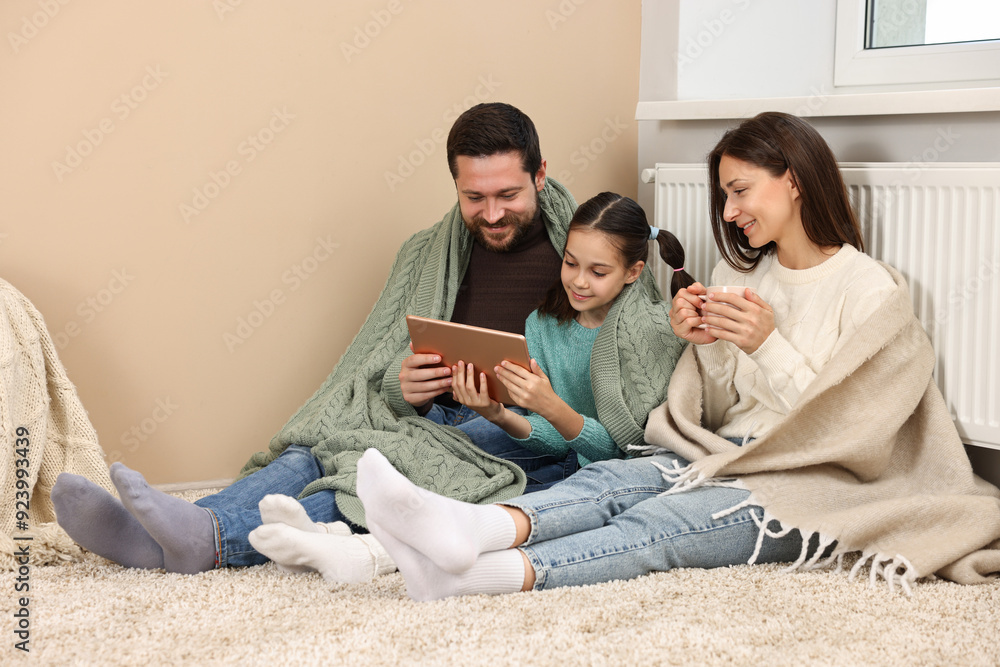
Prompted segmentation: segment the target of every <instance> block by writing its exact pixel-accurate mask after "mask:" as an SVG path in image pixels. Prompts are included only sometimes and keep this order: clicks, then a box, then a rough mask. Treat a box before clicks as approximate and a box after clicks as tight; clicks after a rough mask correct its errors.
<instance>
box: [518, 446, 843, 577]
mask: <svg viewBox="0 0 1000 667" xmlns="http://www.w3.org/2000/svg"><path fill="white" fill-rule="evenodd" d="M675 459H676V460H677V461H678V463H679V465H681V466H684V465H687V461H685V460H684V459H682V458H680V457H678V456H676V455H672V454H671V455H663V456H653V457H644V458H638V459H628V460H624V461H622V460H610V461H600V462H597V463H592V464H591V465H588V466H586V467H584V468H582V469H581V470H580V472H578V473H576V474H575V475H573V476H572V477H570V478H569V479H568V480H566V481H565V482H563V483H561V484H557V485H555V486H553V487H552V488H551V489H548V490H546V491H542V492H541V493H535V494H532V495H530V496H522V497H520V498H515V499H514V500H511V501H506V502H504V503H502V504H503V505H509V506H512V507H517V508H519V509H521V510H522V511H523V512H524V513H525V514H527V516H528V518H529V519H530V521H531V532H530V534H529V536H528V540H527V541H526V542H525V543H524V545H522V546H521V547H520V549H521V551H522V552H523V553H524V554H525V556H527V558H528V560H529V561H530V563H531V565H532V567H533V568H534V570H535V589H537V590H542V589H547V588H557V587H560V586H583V585H586V584H596V583H601V582H605V581H613V580H616V579H622V580H623V579H633V578H635V577H639V576H641V575H644V574H647V573H649V572H662V571H665V570H670V569H672V568H675V567H698V568H713V567H723V566H726V565H738V564H741V563H746V562H747V561H748V560H749V559H750V557H751V555H752V554H753V552H754V548H755V546H756V543H757V536H758V534H759V532H760V529H759V528H758V527H757V524H756V523H755V522H754V520H753V518H752V517H751V515H750V513H751V511H753V512H756V514H757V516H758V518H760V517H762V516H763V510H761V508H760V507H753V506H748V507H744V508H742V509H739V510H737V511H735V512H732V513H730V514H727V515H726V516H724V517H721V518H718V519H713V518H712V515H713V514H715V513H717V512H720V511H722V510H726V509H729V508H731V507H734V506H735V505H737V504H738V503H740V502H743V501H744V500H746V499H747V497H749V495H750V493H749V491H745V490H742V489H731V488H724V487H700V488H695V489H692V490H690V491H684V492H680V493H677V494H675V495H670V496H660V495H659V494H661V493H663V492H664V491H667V490H668V489H670V488H671V486H672V484H671V483H669V482H667V481H665V480H664V479H663V476H662V475H661V472H660V470H659V469H658V468H657V467H655V466H654V465H653V463H652V462H653V461H657V462H659V463H660V464H662V465H665V466H667V467H673V466H672V463H673V461H674V460H675ZM771 528H772V529H773V528H774V526H771ZM813 539H814V540H815V539H816V538H813ZM816 543H818V541H817V542H816ZM801 549H802V538H801V536H800V534H799V532H798V531H797V530H792V531H790V532H789V533H788V535H786V536H785V537H783V538H772V537H765V538H764V541H763V544H762V548H761V550H760V553H759V555H758V557H757V559H756V562H758V563H774V562H784V561H794V560H795V559H796V558H798V556H799V554H800V552H801ZM811 549H812V550H813V551H815V549H816V544H813V545H812V546H811ZM829 552H832V547H830V548H829V551H828V553H829Z"/></svg>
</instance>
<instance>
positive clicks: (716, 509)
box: [358, 113, 1000, 600]
mask: <svg viewBox="0 0 1000 667" xmlns="http://www.w3.org/2000/svg"><path fill="white" fill-rule="evenodd" d="M709 171H710V178H711V181H712V183H711V184H712V190H711V192H712V195H711V197H712V201H711V222H712V225H713V231H714V232H715V238H716V240H717V243H718V246H719V249H720V251H721V252H722V254H723V257H724V258H725V259H724V261H723V262H720V264H719V266H718V267H716V269H715V272H714V273H713V277H712V282H711V284H713V285H734V284H735V285H742V286H745V287H747V288H751V289H746V290H744V292H743V294H724V293H718V294H713V295H708V293H707V290H706V288H705V287H704V286H703V285H701V284H698V283H695V284H693V285H690V286H689V287H687V288H685V289H681V290H679V291H678V292H677V294H676V295H675V296H674V298H673V305H672V309H671V317H670V325H671V327H672V328H673V330H674V331H675V332H676V334H677V335H678V336H680V337H681V338H684V339H686V340H688V341H690V342H691V343H693V345H691V346H689V347H688V349H687V350H686V351H685V353H684V355H683V356H682V358H681V359H680V360H679V362H678V364H677V367H676V369H675V372H674V373H673V374H672V377H671V381H670V386H669V390H668V400H667V402H666V403H664V404H663V405H662V406H660V407H659V408H657V409H655V410H654V411H653V413H651V415H650V417H649V421H648V424H647V427H646V439H647V441H648V442H650V443H652V444H653V445H657V446H660V447H661V449H659V450H658V451H657V453H656V455H654V456H651V457H644V458H638V459H630V460H624V461H619V460H608V461H603V462H599V463H595V464H593V465H591V466H588V467H586V468H584V469H582V470H581V471H580V472H578V473H577V474H576V475H574V476H573V477H571V478H569V479H568V480H566V481H565V482H562V483H560V484H557V485H555V486H553V487H552V488H551V489H548V490H545V491H541V492H539V493H536V494H532V495H529V496H522V497H521V498H516V499H514V500H511V501H509V502H505V503H503V504H498V505H484V506H480V505H470V504H466V503H460V502H458V501H455V500H452V499H447V498H443V497H441V496H437V495H435V494H431V493H429V492H427V491H424V490H422V489H420V488H418V487H416V486H414V485H413V484H412V483H410V482H409V481H408V480H407V479H406V478H405V477H403V476H402V475H400V474H399V473H398V472H397V471H396V470H394V469H393V467H392V466H391V465H390V464H389V463H388V461H386V459H385V458H384V457H382V456H381V455H380V454H379V453H378V452H377V451H375V450H369V451H368V452H366V453H365V455H364V456H363V457H362V458H361V460H360V461H359V464H358V496H359V498H360V499H361V500H362V502H363V503H364V505H365V513H366V519H367V522H368V528H369V529H370V530H371V532H372V534H373V535H375V536H376V537H377V538H378V539H379V541H380V542H381V543H382V545H383V546H384V547H385V548H386V549H387V550H388V551H389V553H390V554H392V556H393V557H394V558H395V559H396V562H397V564H398V566H399V569H400V571H401V572H402V573H403V576H404V578H405V580H406V585H407V591H408V593H409V594H410V596H411V597H413V598H414V599H418V600H430V599H438V598H443V597H448V596H453V595H463V594H472V593H504V592H513V591H519V590H530V589H532V588H537V589H545V588H552V587H556V586H569V585H585V584H594V583H599V582H603V581H609V580H612V579H629V578H633V577H637V576H640V575H642V574H645V573H648V572H652V571H663V570H669V569H671V568H675V567H703V568H710V567H719V566H726V565H734V564H739V563H751V564H752V563H756V562H778V561H789V560H794V561H795V565H793V567H800V566H804V567H812V566H815V565H817V562H818V561H820V559H821V558H825V560H823V561H822V563H821V564H831V561H832V560H833V557H834V556H840V555H843V554H844V553H847V552H854V551H858V552H861V555H862V557H861V558H860V559H859V560H858V565H857V566H856V568H857V567H859V566H861V565H863V564H864V563H865V562H867V561H869V560H870V561H871V563H872V572H873V574H872V578H873V580H874V577H875V576H876V575H878V574H881V575H882V576H883V577H884V578H886V579H887V580H888V581H889V582H890V586H891V585H892V583H893V582H895V581H899V582H901V583H902V584H903V585H904V587H907V586H908V584H909V582H912V581H914V580H915V579H916V578H918V577H921V576H927V575H931V574H933V573H935V572H936V573H938V574H941V575H944V576H948V577H949V578H953V579H955V580H958V581H965V582H973V581H977V577H978V581H982V580H983V579H982V576H981V575H982V574H984V573H989V572H994V571H997V570H1000V550H997V549H996V548H995V547H996V545H997V544H1000V542H997V541H996V540H998V539H1000V491H998V490H997V489H995V488H993V487H991V486H990V485H988V484H985V483H984V482H982V481H981V480H978V479H977V478H975V477H974V476H973V475H972V473H971V468H970V466H969V462H968V459H967V458H966V456H965V454H964V451H963V449H962V444H961V441H960V439H959V438H958V435H957V433H956V431H955V428H954V425H953V423H952V421H951V419H950V415H949V414H948V411H947V408H946V406H945V404H944V402H943V400H942V399H941V396H940V392H938V390H937V387H936V385H935V384H934V382H933V381H932V380H931V376H930V374H931V371H932V369H933V366H934V355H933V351H932V350H931V349H930V344H929V342H928V340H927V338H926V336H925V335H924V333H923V330H922V328H921V326H920V323H919V322H918V321H917V320H916V319H915V318H914V316H913V313H912V308H911V306H910V300H909V296H908V295H907V293H906V289H905V283H904V282H903V280H902V278H901V277H900V276H899V274H898V273H896V272H895V271H894V270H893V269H891V267H888V266H886V265H881V264H879V263H877V262H875V261H874V260H872V259H871V258H869V257H867V256H866V255H864V254H863V253H862V242H861V234H860V231H859V227H858V223H857V221H856V219H855V217H854V215H853V213H852V212H851V209H850V207H849V205H848V199H847V195H846V188H845V187H844V184H843V181H842V180H841V178H840V175H839V172H838V168H837V163H836V161H835V159H834V157H833V154H832V152H831V151H830V149H829V147H828V146H827V145H826V143H825V142H824V141H823V139H822V138H821V137H820V136H819V134H818V133H816V131H815V130H813V129H812V128H811V127H810V126H809V125H808V124H806V123H805V122H804V121H802V120H800V119H798V118H795V117H793V116H788V115H786V114H779V113H765V114H761V115H760V116H757V117H756V118H753V119H750V120H747V121H744V122H743V123H742V124H741V125H739V126H738V127H737V128H735V129H733V130H730V131H729V132H727V133H726V134H725V135H724V136H723V138H722V140H721V141H720V142H719V144H718V145H717V146H716V148H715V149H714V150H713V151H712V152H711V154H710V155H709ZM705 295H708V296H710V297H711V301H709V302H704V303H703V301H702V299H701V297H702V296H705ZM701 325H707V327H705V328H701ZM887 386H892V387H893V394H892V396H891V398H890V397H888V396H884V397H883V398H880V400H878V401H873V400H871V399H872V396H873V394H876V393H877V392H883V391H884V389H885V387H887ZM689 462H692V463H689ZM930 496H934V498H933V500H929V497H930ZM991 543H993V545H994V548H993V549H992V550H990V549H987V548H985V547H984V546H983V545H990V544H991ZM958 544H961V545H962V546H961V547H957V546H955V545H958Z"/></svg>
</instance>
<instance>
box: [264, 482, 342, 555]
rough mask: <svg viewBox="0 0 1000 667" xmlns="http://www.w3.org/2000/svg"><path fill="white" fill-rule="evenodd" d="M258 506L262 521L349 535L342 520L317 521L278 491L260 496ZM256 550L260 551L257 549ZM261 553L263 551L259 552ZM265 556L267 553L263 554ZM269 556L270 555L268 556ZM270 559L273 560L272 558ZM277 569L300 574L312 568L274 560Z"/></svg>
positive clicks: (290, 498)
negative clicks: (330, 521)
mask: <svg viewBox="0 0 1000 667" xmlns="http://www.w3.org/2000/svg"><path fill="white" fill-rule="evenodd" d="M257 506H258V508H260V518H261V521H262V522H263V523H283V524H286V525H288V526H291V527H292V528H297V529H299V530H301V531H305V532H313V533H329V534H331V535H344V536H347V535H350V534H351V529H350V527H349V526H348V525H347V524H346V523H344V522H342V521H337V522H334V523H317V522H315V521H313V520H312V519H310V518H309V515H308V514H306V510H305V508H304V507H302V504H301V503H300V502H299V501H298V500H296V499H295V498H292V497H291V496H285V495H282V494H279V493H274V494H269V495H266V496H264V497H263V498H261V500H260V502H259V503H258V504H257ZM258 551H260V550H259V549H258ZM261 553H263V552H261ZM264 555H265V556H267V554H264ZM268 557H269V558H270V556H268ZM271 560H274V559H273V558H272V559H271ZM275 563H276V564H277V566H278V569H279V570H281V571H282V572H287V573H289V574H302V573H304V572H312V571H313V568H311V567H309V566H306V565H292V564H291V563H279V562H278V561H275Z"/></svg>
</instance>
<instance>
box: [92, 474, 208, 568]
mask: <svg viewBox="0 0 1000 667" xmlns="http://www.w3.org/2000/svg"><path fill="white" fill-rule="evenodd" d="M111 481H112V482H114V484H115V488H117V489H118V495H120V496H121V498H122V504H123V505H125V508H126V509H128V511H129V512H130V513H131V514H132V516H134V517H135V518H136V519H138V520H139V523H141V524H142V525H143V527H144V528H145V529H146V530H147V531H149V534H150V535H151V536H152V537H153V539H154V540H156V541H157V543H158V544H159V545H160V547H161V548H162V549H163V567H164V568H166V570H167V571H168V572H179V573H181V574H195V573H197V572H205V571H207V570H212V569H214V568H215V562H216V558H215V522H214V521H213V520H212V516H211V515H210V514H209V513H208V510H206V509H204V508H202V507H199V506H197V505H195V504H193V503H189V502H187V501H186V500H181V499H180V498H176V497H174V496H171V495H168V494H166V493H163V492H162V491H158V490H156V489H154V488H152V487H151V486H149V484H148V483H146V480H145V478H143V476H142V475H141V474H139V473H138V472H136V471H134V470H129V469H128V468H127V467H125V465H124V464H122V463H113V464H111Z"/></svg>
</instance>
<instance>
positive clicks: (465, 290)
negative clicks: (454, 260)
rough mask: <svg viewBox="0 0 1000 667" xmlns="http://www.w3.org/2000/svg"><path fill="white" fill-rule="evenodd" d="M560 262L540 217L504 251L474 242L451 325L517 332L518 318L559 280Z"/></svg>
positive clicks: (521, 323)
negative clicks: (512, 246) (521, 237)
mask: <svg viewBox="0 0 1000 667" xmlns="http://www.w3.org/2000/svg"><path fill="white" fill-rule="evenodd" d="M561 261H562V257H561V255H560V254H559V253H558V252H557V251H556V249H555V248H553V247H552V243H551V241H549V235H548V233H547V232H546V231H545V225H544V224H543V223H542V221H541V219H540V218H539V220H538V221H537V222H536V223H535V224H534V226H533V227H532V228H531V229H530V230H529V231H528V234H527V235H526V236H525V237H524V238H523V239H521V241H520V243H518V244H517V245H516V246H514V248H512V249H511V250H509V251H507V252H493V251H490V250H487V249H486V248H484V247H482V246H481V245H479V244H478V243H474V244H473V245H472V256H471V258H470V260H469V267H468V269H466V271H465V276H464V278H463V279H462V285H461V286H460V287H459V289H458V295H457V297H456V299H455V310H454V311H453V313H452V316H451V321H452V322H459V323H461V324H471V325H473V326H477V327H487V328H489V329H499V330H501V331H510V332H511V333H519V334H523V333H524V320H525V319H526V318H527V317H528V315H529V314H530V313H531V311H533V310H534V309H535V308H537V307H538V306H539V305H540V304H541V302H542V299H543V298H544V297H545V293H546V292H547V291H548V289H549V287H551V286H552V285H553V283H555V282H556V281H557V280H559V271H560V263H561Z"/></svg>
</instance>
